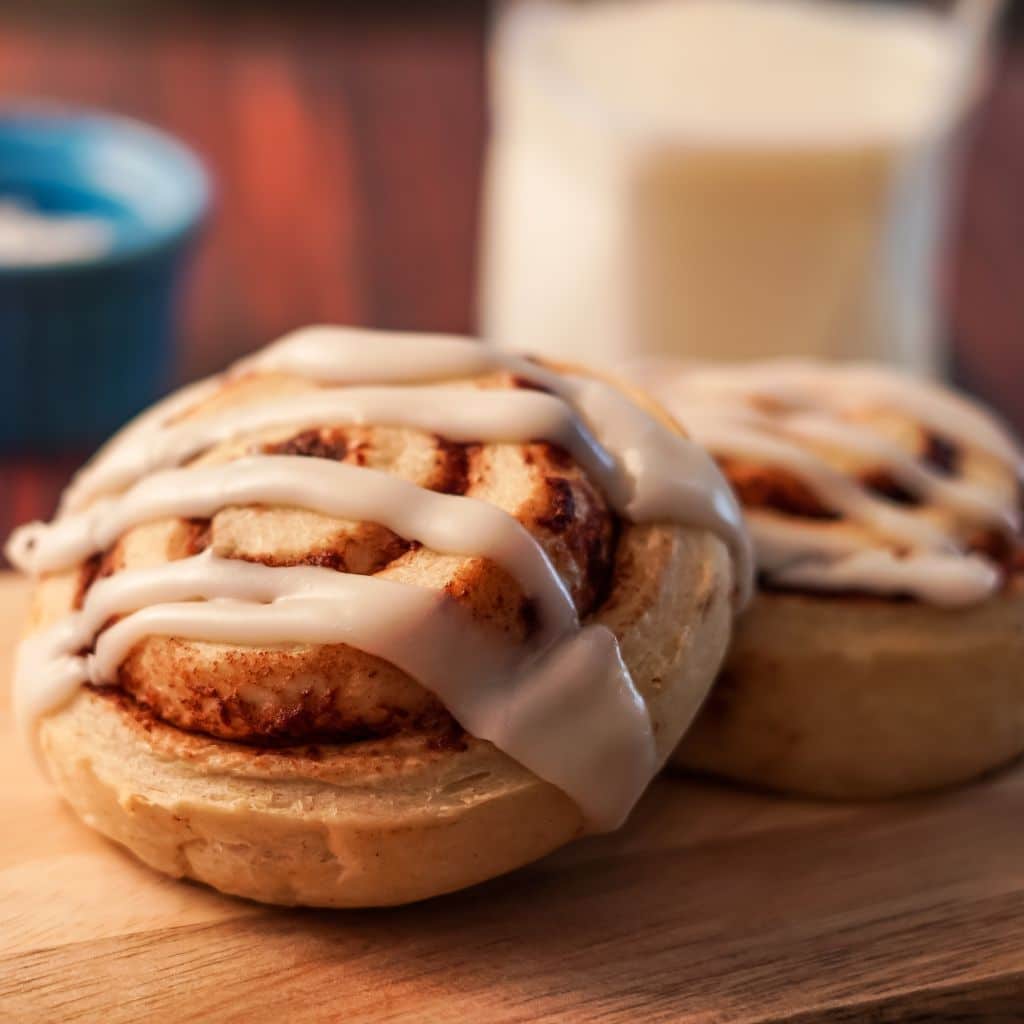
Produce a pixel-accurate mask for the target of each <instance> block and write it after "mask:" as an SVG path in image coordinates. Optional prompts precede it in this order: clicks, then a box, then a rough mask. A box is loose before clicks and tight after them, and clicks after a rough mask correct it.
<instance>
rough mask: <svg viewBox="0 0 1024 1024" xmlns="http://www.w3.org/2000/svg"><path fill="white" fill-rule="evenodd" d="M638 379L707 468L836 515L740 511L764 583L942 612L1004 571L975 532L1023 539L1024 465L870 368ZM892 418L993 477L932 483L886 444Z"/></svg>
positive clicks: (655, 374)
mask: <svg viewBox="0 0 1024 1024" xmlns="http://www.w3.org/2000/svg"><path fill="white" fill-rule="evenodd" d="M636 372H637V374H638V376H639V377H640V378H641V379H643V380H646V381H648V383H649V384H650V385H651V387H652V389H653V390H654V391H655V393H657V394H659V395H660V397H661V398H662V400H663V401H665V403H666V404H667V405H668V406H669V408H670V409H672V410H673V411H674V412H675V414H676V415H677V416H678V417H679V418H680V420H681V421H682V422H683V423H684V424H685V425H686V427H687V429H688V430H690V431H691V433H692V434H693V435H694V437H695V438H696V439H697V440H698V441H700V442H701V443H703V444H705V445H707V447H708V448H709V449H710V450H711V451H712V452H713V453H714V454H715V455H716V456H718V457H720V458H725V459H730V460H739V461H745V462H749V463H752V464H754V465H758V466H771V467H775V468H776V469H779V470H783V471H785V472H786V473H787V474H789V475H790V476H792V477H794V478H795V479H796V480H798V481H799V482H800V483H801V484H802V485H803V486H804V487H806V488H807V489H808V490H810V491H811V492H812V493H813V494H815V495H816V496H817V497H818V498H819V499H820V500H821V501H822V502H823V504H825V505H826V507H828V508H829V509H831V510H833V511H835V512H837V513H839V514H840V515H841V516H842V518H843V522H840V523H821V522H811V521H809V520H806V519H801V518H799V517H796V518H792V519H789V520H787V519H786V517H785V516H783V515H782V514H781V513H775V512H768V511H766V510H758V509H751V510H748V513H747V516H748V522H749V523H750V526H751V532H752V534H753V537H754V543H755V549H756V552H757V560H758V568H759V569H760V571H761V572H762V574H764V575H765V576H766V578H767V579H768V580H769V581H771V582H772V583H775V584H777V585H790V586H797V587H802V588H809V589H815V588H817V589H822V590H841V589H844V588H846V589H855V590H861V591H867V592H875V593H879V594H910V595H912V596H916V597H918V598H919V599H921V600H924V601H929V602H931V603H934V604H937V605H942V606H948V607H955V606H958V605H968V604H972V603H974V602H977V601H980V600H984V599H985V598H986V597H988V596H989V595H991V594H992V593H994V592H995V590H996V589H997V588H998V587H999V585H1000V583H1001V581H1002V578H1003V572H1002V570H1001V568H1000V567H999V566H997V565H995V564H994V563H992V562H990V561H988V560H986V559H985V558H984V557H983V556H981V555H977V554H972V553H970V552H969V551H968V550H967V549H966V543H967V540H968V539H969V537H970V535H971V533H972V532H973V531H975V530H977V529H978V528H984V529H989V530H995V531H997V532H999V533H1000V534H1002V535H1003V536H1006V537H1008V538H1011V540H1015V539H1016V537H1017V536H1018V535H1019V531H1020V529H1021V514H1020V507H1019V496H1018V493H1017V484H1018V482H1019V480H1020V477H1021V471H1022V467H1024V459H1022V456H1021V452H1020V449H1019V448H1018V446H1017V445H1016V443H1015V441H1014V440H1013V438H1012V437H1011V436H1010V435H1009V433H1008V432H1007V431H1006V430H1004V429H1003V427H1002V426H1001V425H1000V424H999V423H997V422H996V421H995V420H994V419H993V418H992V417H991V416H989V415H988V414H987V413H986V412H985V411H984V410H982V409H980V408H978V407H977V406H975V405H973V404H972V403H971V402H969V401H968V400H966V399H964V398H962V397H960V396H957V395H954V394H951V393H949V392H946V391H943V390H941V389H939V388H937V387H935V386H934V385H931V384H928V383H926V382H923V381H918V380H914V379H911V378H907V377H904V376H902V375H901V374H899V373H896V372H895V371H890V370H887V369H885V368H882V367H872V366H860V365H849V366H847V365H841V366H834V365H833V366H826V365H817V364H808V363H791V362H781V363H765V364H747V365H742V366H736V367H729V368H701V367H682V366H680V365H679V364H674V365H673V364H654V365H651V364H648V365H647V366H642V367H639V368H637V369H636ZM894 417H895V418H896V419H897V420H903V421H906V422H908V423H910V424H916V425H918V427H919V428H922V429H924V430H926V431H928V432H929V433H932V434H934V435H935V436H938V437H941V438H943V439H947V440H949V441H950V442H952V443H953V444H954V445H955V446H956V447H957V449H958V450H960V451H963V452H973V453H981V455H982V456H983V457H984V458H987V459H989V460H990V461H991V462H992V463H993V464H994V465H995V467H996V471H995V473H994V475H992V478H991V479H981V480H973V479H958V478H955V477H951V476H948V475H944V474H942V473H939V472H937V471H936V470H934V469H932V468H931V467H930V466H928V465H927V464H926V463H923V462H922V461H921V460H920V456H919V454H917V453H912V452H910V451H908V450H907V449H905V448H903V447H901V446H900V445H899V444H898V443H897V441H896V440H895V439H894V437H892V436H889V435H888V434H887V433H886V432H885V429H884V425H886V424H888V425H889V426H890V429H891V421H892V420H893V418H894ZM877 419H880V420H881V422H882V424H883V426H882V427H879V426H876V425H874V424H875V422H876V420H877ZM833 462H835V463H836V465H834V464H833ZM850 464H852V465H854V466H858V467H862V468H871V469H873V470H880V471H882V472H883V473H885V474H886V475H887V476H888V477H890V478H891V479H893V480H894V481H895V482H897V483H898V484H899V485H900V486H901V487H903V488H904V489H905V490H907V491H908V492H909V493H911V494H913V495H914V496H915V497H916V498H917V499H918V501H919V505H918V506H917V507H913V508H908V507H904V506H901V505H899V504H897V503H895V502H893V501H891V500H889V499H887V498H885V497H882V496H879V495H877V494H875V493H872V491H871V490H870V489H869V487H868V485H867V484H866V483H865V482H864V481H863V480H861V479H859V478H858V477H857V476H854V475H851V473H850V472H846V471H843V470H841V469H839V468H837V465H850ZM851 527H853V529H852V530H851Z"/></svg>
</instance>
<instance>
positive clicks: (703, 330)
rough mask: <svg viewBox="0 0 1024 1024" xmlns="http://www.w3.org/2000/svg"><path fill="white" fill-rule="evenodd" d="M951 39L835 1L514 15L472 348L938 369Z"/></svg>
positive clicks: (681, 4) (497, 76)
mask: <svg viewBox="0 0 1024 1024" xmlns="http://www.w3.org/2000/svg"><path fill="white" fill-rule="evenodd" d="M961 50H962V46H960V45H958V36H957V34H956V33H955V32H954V31H953V29H952V23H951V22H950V21H949V20H947V19H945V18H943V17H941V16H939V15H937V14H932V13H929V12H928V11H926V10H923V9H915V8H913V7H910V8H906V7H898V8H897V7H887V6H876V5H873V4H867V3H863V4H851V3H841V2H830V0H633V2H629V3H625V2H622V3H606V2H605V3H602V2H598V3H576V4H561V5H559V4H547V3H545V4H540V3H531V2H527V3H519V4H509V5H507V6H506V7H505V9H504V13H503V14H502V15H501V16H500V17H499V24H498V27H497V31H496V34H495V39H494V41H493V44H492V103H493V113H494V126H493V137H492V142H491V147H490V153H489V158H488V168H487V181H486V188H485V209H484V238H483V256H482V266H483V273H482V279H481V296H480V297H481V314H482V320H483V325H482V326H483V330H484V333H485V335H487V336H488V337H490V338H491V339H493V340H495V341H497V342H498V343H501V344H507V345H513V346H516V347H520V348H527V349H532V350H535V351H538V352H542V353H546V354H549V355H553V356H557V357H563V358H569V359H582V360H586V361H592V362H598V363H601V362H604V363H615V362H619V361H622V360H623V359H629V358H633V357H636V356H647V355H662V354H668V355H675V356H683V357H692V358H701V359H718V360H740V359H746V358H751V357H758V358H761V357H764V356H768V355H779V354H786V355H796V356H813V357H824V358H848V357H856V358H879V359H885V360H889V361H892V362H895V363H898V364H902V365H905V366H908V367H911V368H913V369H916V370H920V371H924V372H934V371H935V370H936V369H938V368H939V367H940V366H941V361H942V357H941V352H940V350H939V346H938V345H937V344H936V323H935V296H934V290H935V289H934V277H935V262H936V253H937V249H938V240H939V237H940V234H941V230H940V229H941V224H942V219H943V218H942V211H943V206H944V203H943V199H942V197H943V193H944V191H945V190H944V185H945V178H946V168H947V164H948V160H947V155H948V150H949V138H950V134H951V129H952V126H953V125H954V123H955V120H956V114H957V112H958V111H959V110H960V109H961V108H962V106H963V97H962V96H961V95H960V93H962V92H966V88H965V86H964V85H963V83H964V81H965V78H966V76H965V75H963V74H962V73H960V69H959V68H958V62H961V61H962V60H963V54H962V53H961Z"/></svg>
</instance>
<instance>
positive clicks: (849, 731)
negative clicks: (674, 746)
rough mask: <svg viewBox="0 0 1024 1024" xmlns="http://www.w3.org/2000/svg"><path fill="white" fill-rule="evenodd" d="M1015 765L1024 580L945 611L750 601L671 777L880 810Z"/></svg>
mask: <svg viewBox="0 0 1024 1024" xmlns="http://www.w3.org/2000/svg"><path fill="white" fill-rule="evenodd" d="M1022 752H1024V580H1022V579H1021V578H1020V577H1017V578H1015V579H1014V580H1013V581H1012V583H1011V585H1010V586H1009V587H1008V588H1007V589H1006V590H1005V591H1003V592H1002V593H1001V594H1000V595H999V596H997V597H995V598H993V599H992V600H989V601H987V602H985V603H984V604H981V605H978V606H976V607H973V608H966V609H958V610H954V611H947V610H942V609H939V608H934V607H929V606H926V605H923V604H920V603H917V602H911V601H907V602H898V601H887V600H876V599H872V598H863V597H846V596H843V597H834V598H827V597H821V596H816V595H805V594H796V593H781V592H774V593H773V592H768V593H762V594H759V595H758V597H757V598H756V600H755V601H754V603H753V605H752V606H751V607H750V609H749V611H748V612H747V613H746V615H745V616H744V617H743V618H742V619H741V620H740V621H739V622H738V623H737V628H736V634H735V637H734V642H733V646H732V650H731V652H730V654H729V656H728V658H727V661H726V665H725V668H724V669H723V671H722V673H721V675H720V677H719V680H718V683H717V685H716V687H715V688H714V690H713V691H712V694H711V696H710V697H709V699H708V701H707V704H706V705H705V707H704V709H703V711H702V712H701V714H700V716H699V718H698V720H697V722H696V723H695V725H694V727H693V729H691V730H690V732H689V733H688V734H687V735H686V738H685V739H684V741H683V742H682V744H681V746H680V747H679V749H678V751H677V752H676V754H675V756H674V757H673V764H674V765H676V766H678V767H683V768H686V769H690V770H695V771H698V772H702V773H707V774H711V775H716V776H722V777H724V778H727V779H733V780H736V781H739V782H744V783H749V784H753V785H757V786H763V787H767V788H770V789H774V790H781V791H783V792H788V793H797V794H804V795H810V796H817V797H827V798H834V799H879V798H885V797H895V796H900V795H902V794H906V793H915V792H919V791H924V790H929V789H938V788H941V787H944V786H950V785H953V784H956V783H961V782H966V781H968V780H970V779H974V778H976V777H978V776H980V775H983V774H985V773H986V772H989V771H991V770H993V769H995V768H998V767H999V766H1001V765H1004V764H1006V763H1008V762H1010V761H1012V760H1013V759H1015V758H1016V757H1018V756H1019V755H1020V754H1021V753H1022Z"/></svg>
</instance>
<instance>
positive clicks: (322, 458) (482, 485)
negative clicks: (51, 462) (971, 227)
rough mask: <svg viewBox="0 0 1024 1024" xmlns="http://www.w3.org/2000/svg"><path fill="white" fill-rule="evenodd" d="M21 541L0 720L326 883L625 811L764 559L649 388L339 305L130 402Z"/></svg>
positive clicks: (209, 861)
mask: <svg viewBox="0 0 1024 1024" xmlns="http://www.w3.org/2000/svg"><path fill="white" fill-rule="evenodd" d="M8 553H9V556H10V557H11V559H12V560H13V561H14V562H15V564H17V565H18V566H20V567H21V568H22V569H24V570H25V571H27V572H30V573H32V574H34V575H36V576H38V577H39V583H38V587H37V589H36V594H35V599H34V607H33V611H32V616H31V624H30V633H29V634H28V636H27V637H26V638H25V640H24V641H23V643H22V645H21V648H20V652H19V656H18V661H17V667H16V680H15V710H16V716H17V719H18V721H19V723H20V726H21V728H22V729H23V730H24V732H25V733H26V735H27V736H28V737H29V739H30V740H31V741H32V743H33V744H34V745H35V747H36V749H37V751H38V753H39V756H40V758H41V761H42V763H43V765H44V767H45V769H46V770H47V771H48V773H49V775H50V777H51V778H52V780H53V782H54V784H55V785H56V787H57V788H58V789H59V790H60V792H61V793H62V794H63V796H64V797H65V798H66V799H67V800H68V802H69V803H70V804H71V806H72V807H73V808H74V809H75V810H76V811H77V812H78V814H79V815H80V816H81V817H82V818H83V819H84V821H86V822H87V823H88V824H90V825H92V826H93V827H94V828H97V829H98V830H100V831H101V832H103V833H105V834H106V835H108V836H110V837H111V838H113V839H115V840H117V841H118V842H120V843H122V844H123V845H124V846H126V847H127V848H128V849H130V850H131V851H132V852H134V853H135V854H136V855H138V856H139V857H140V858H141V859H142V860H144V861H146V862H147V863H149V864H151V865H152V866H153V867H155V868H157V869H158V870H160V871H163V872H166V873H167V874H170V875H174V876H187V877H190V878H194V879H198V880H200V881H203V882H207V883H209V884H211V885H213V886H216V887H217V888H219V889H222V890H223V891H225V892H229V893H235V894H239V895H242V896H248V897H252V898H255V899H259V900H264V901H268V902H273V903H282V904H307V905H317V906H367V905H381V904H395V903H402V902H406V901H410V900H416V899H422V898H424V897H428V896H432V895H435V894H438V893H442V892H446V891H450V890H453V889H457V888H460V887H462V886H465V885H469V884H472V883H474V882H478V881H481V880H483V879H486V878H489V877H492V876H494V875H496V874H499V873H501V872H504V871H507V870H510V869H512V868H515V867H517V866H519V865H521V864H524V863H526V862H528V861H530V860H533V859H535V858H537V857H539V856H541V855H543V854H545V853H547V852H548V851H550V850H552V849H554V848H556V847H557V846H559V845H561V844H563V843H565V842H567V841H569V840H571V839H573V838H574V837H576V836H579V835H581V834H583V833H585V832H587V831H602V830H608V829H612V828H615V827H617V826H618V825H620V824H621V823H622V821H623V820H624V819H625V818H626V816H627V815H628V814H629V811H630V809H631V808H632V807H633V805H634V804H635V802H636V801H637V799H638V798H639V796H640V795H641V793H642V792H643V790H644V788H645V787H646V785H647V783H648V782H649V780H650V778H651V777H652V776H653V775H654V773H655V772H656V771H657V770H658V769H659V768H660V766H661V765H662V763H663V762H664V761H665V759H666V758H667V756H668V755H669V753H670V752H671V750H672V749H673V747H674V746H675V745H676V743H677V742H678V740H679V738H680V737H681V736H682V733H683V732H684V730H685V729H686V728H687V726H688V725H689V724H690V722H691V720H692V718H693V717H694V715H695V714H696V712H697V709H698V707H699V705H700V703H701V701H702V699H703V697H704V695H705V693H706V691H707V689H708V688H709V686H710V684H711V681H712V679H713V678H714V675H715V672H716V670H717V668H718V666H719V663H720V661H721V658H722V656H723V653H724V650H725V647H726V644H727V641H728V636H729V633H730V626H731V618H732V607H733V606H734V604H736V603H737V602H739V601H742V599H743V594H744V592H745V590H746V589H747V585H748V582H749V580H748V575H749V574H750V560H749V557H748V540H747V537H746V534H745V532H744V530H743V528H742V523H741V516H740V512H739V509H738V506H737V505H736V504H735V502H734V501H733V499H732V496H731V493H730V491H729V488H728V486H727V485H726V483H725V481H724V479H723V478H722V477H721V475H720V473H719V471H718V470H717V468H716V467H715V465H714V462H713V461H712V460H711V459H710V458H709V457H708V456H707V455H706V454H705V453H704V451H703V450H702V449H700V448H699V447H697V446H696V445H694V444H693V443H692V442H690V441H688V440H687V439H686V438H685V437H684V436H683V435H682V434H681V433H680V432H679V431H678V429H677V428H676V427H675V425H674V424H673V423H672V422H671V421H670V420H669V419H667V418H666V417H665V415H664V414H663V413H661V412H660V411H659V410H658V409H657V408H656V407H653V406H652V405H650V404H649V403H647V402H646V400H644V399H641V398H638V397H637V396H636V395H634V394H632V393H630V392H628V391H627V390H625V389H624V388H622V387H621V386H619V385H617V384H615V383H612V382H609V381H608V380H605V379H598V378H596V377H594V376H590V375H587V374H585V373H584V372H583V371H579V370H574V369H571V368H562V369H559V368H555V367H552V366H548V365H543V364H540V363H538V362H535V361H531V360H529V359H526V358H523V357H518V356H514V355H510V354H507V353H498V352H496V351H494V350H491V349H489V348H487V347H484V346H483V345H480V344H477V343H474V342H472V341H469V340H465V339H458V338H448V337H435V336H422V337H419V336H413V335H385V334H377V333H374V332H367V331H356V330H349V329H341V328H311V329H308V330H305V331H301V332H298V333H296V334H294V335H291V336H289V337H287V338H285V339H283V340H282V341H280V342H278V343H276V344H274V345H272V346H271V347H269V348H268V349H265V350H264V351H262V352H261V353H258V354H257V355H255V356H254V357H251V358H249V359H247V360H245V361H243V362H242V363H241V364H239V365H237V366H236V367H234V368H232V369H231V370H229V371H228V372H227V373H225V374H224V375H222V376H221V377H219V378H217V379H214V380H211V381H207V382H203V383H201V384H199V385H197V386H193V387H192V388H189V389H186V390H185V391H184V392H183V393H181V394H179V395H177V396H175V397H174V398H172V399H170V400H169V401H167V402H165V403H162V404H161V405H159V406H158V407H156V408H155V409H154V410H152V411H151V412H150V413H147V414H145V415H144V416H143V417H142V418H141V419H139V420H138V421H136V422H135V423H134V424H132V425H130V426H129V427H128V428H126V429H125V430H124V431H123V432H122V433H121V434H120V435H119V436H118V437H116V438H115V439H114V440H113V441H112V442H110V443H109V444H108V445H107V446H106V447H105V448H104V449H102V450H101V452H100V453H99V454H98V455H97V456H96V458H95V459H94V460H93V461H92V463H91V464H90V465H88V466H87V467H86V468H85V469H84V471H82V472H81V473H80V474H79V476H78V477H77V478H76V479H75V480H74V481H73V482H72V484H71V486H70V487H69V488H68V490H67V492H66V494H65V495H64V498H63V501H62V504H61V508H60V510H59V512H58V515H57V517H56V519H55V520H54V521H53V522H52V523H50V524H41V523H34V524H30V525H28V526H25V527H22V528H21V529H19V530H18V531H16V533H15V534H14V536H13V537H12V539H11V541H10V543H9V545H8Z"/></svg>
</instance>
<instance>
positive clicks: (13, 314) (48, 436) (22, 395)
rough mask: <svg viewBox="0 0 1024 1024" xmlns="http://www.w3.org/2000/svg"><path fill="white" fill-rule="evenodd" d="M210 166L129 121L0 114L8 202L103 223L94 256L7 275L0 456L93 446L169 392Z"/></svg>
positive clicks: (1, 330) (1, 308)
mask: <svg viewBox="0 0 1024 1024" xmlns="http://www.w3.org/2000/svg"><path fill="white" fill-rule="evenodd" d="M209 196H210V187H209V180H208V178H207V175H206V173H205V171H204V170H203V168H202V165H201V164H200V163H199V161H198V160H197V159H196V157H195V156H194V155H193V154H192V153H191V152H189V151H188V150H187V149H186V148H185V147H184V146H182V145H181V144H180V143H178V142H176V141H175V140H173V139H171V138H170V137H168V136H167V135H164V134H162V133H160V132H157V131H155V130H154V129H152V128H149V127H147V126H145V125H143V124H140V123H138V122H135V121H130V120H126V119H124V118H119V117H112V116H107V115H101V114H96V113H89V112H74V111H66V110H58V109H51V108H46V107H31V108H26V107H22V108H18V109H10V108H8V109H4V108H0V202H5V201H11V202H15V203H17V204H19V205H24V206H26V207H32V208H34V209H35V210H36V211H38V212H39V213H40V214H45V215H53V216H61V215H63V216H68V215H72V214H73V215H87V216H90V217H99V218H102V219H103V220H104V221H105V222H106V223H107V227H108V232H109V240H108V245H107V246H106V247H105V249H104V251H103V252H102V253H101V254H100V255H95V256H91V257H86V258H79V259H75V260H70V261H64V262H59V263H50V264H45V265H39V264H31V265H27V264H25V265H20V264H12V263H10V262H7V263H4V264H3V265H0V449H3V450H7V451H12V450H19V451H25V450H31V449H35V450H55V449H68V448H81V449H85V448H91V447H93V446H94V445H95V444H96V443H97V442H98V441H101V440H102V439H103V438H105V437H107V436H108V435H109V434H110V433H111V432H112V431H113V430H115V429H116V428H117V427H119V426H120V425H121V424H122V423H124V422H125V421H126V420H127V419H128V418H129V417H131V416H132V415H134V414H135V413H136V412H138V411H139V410H140V409H141V408H143V407H144V406H146V405H148V404H149V403H150V402H151V401H152V400H153V399H154V398H155V397H156V396H157V395H158V394H160V393H161V392H162V391H163V390H165V389H166V388H167V386H168V385H169V384H170V376H171V359H172V340H173V331H174V327H175V315H174V314H175V306H176V302H175V298H176V293H177V290H178V285H179V282H180V279H181V273H182V269H183V263H184V257H185V256H186V254H187V251H188V249H189V243H190V242H191V240H192V239H193V238H194V236H195V233H196V229H197V227H198V226H199V224H200V222H201V220H202V219H203V216H204V214H205V212H206V210H207V207H208V205H209Z"/></svg>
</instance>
